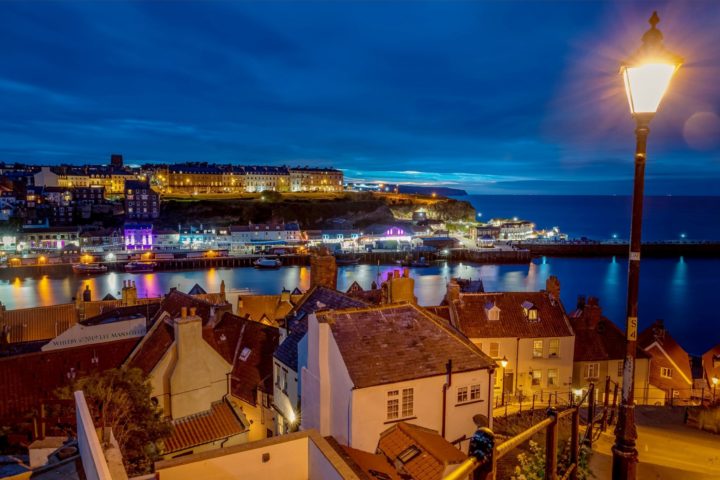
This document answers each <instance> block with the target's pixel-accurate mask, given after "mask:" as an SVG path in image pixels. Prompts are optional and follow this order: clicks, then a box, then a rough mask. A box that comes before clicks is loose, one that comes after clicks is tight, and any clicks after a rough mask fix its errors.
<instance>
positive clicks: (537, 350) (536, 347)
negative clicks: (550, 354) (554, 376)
mask: <svg viewBox="0 0 720 480" xmlns="http://www.w3.org/2000/svg"><path fill="white" fill-rule="evenodd" d="M542 356H543V341H542V340H533V358H542Z"/></svg>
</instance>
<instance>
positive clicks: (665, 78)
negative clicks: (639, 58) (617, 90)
mask: <svg viewBox="0 0 720 480" xmlns="http://www.w3.org/2000/svg"><path fill="white" fill-rule="evenodd" d="M675 68H676V67H675V65H671V64H667V63H646V64H644V65H639V66H637V67H625V69H624V77H625V91H626V93H627V96H628V101H629V102H630V111H631V112H632V113H633V114H635V113H655V112H656V111H657V109H658V107H659V106H660V101H661V100H662V98H663V96H664V95H665V92H666V91H667V89H668V86H670V79H671V78H672V76H673V74H674V73H675Z"/></svg>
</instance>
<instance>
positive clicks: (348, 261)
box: [335, 257, 360, 266]
mask: <svg viewBox="0 0 720 480" xmlns="http://www.w3.org/2000/svg"><path fill="white" fill-rule="evenodd" d="M358 263H360V259H359V258H347V257H345V258H337V257H335V264H336V265H339V266H344V265H357V264H358Z"/></svg>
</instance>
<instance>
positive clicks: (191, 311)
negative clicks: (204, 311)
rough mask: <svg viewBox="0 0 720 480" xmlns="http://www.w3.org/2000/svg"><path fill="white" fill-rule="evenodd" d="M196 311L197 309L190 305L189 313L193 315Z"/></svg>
mask: <svg viewBox="0 0 720 480" xmlns="http://www.w3.org/2000/svg"><path fill="white" fill-rule="evenodd" d="M196 311H197V309H196V308H195V307H190V315H192V316H193V317H194V316H195V312H196Z"/></svg>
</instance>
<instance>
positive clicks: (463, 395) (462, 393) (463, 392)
mask: <svg viewBox="0 0 720 480" xmlns="http://www.w3.org/2000/svg"><path fill="white" fill-rule="evenodd" d="M467 399H468V387H460V388H458V389H457V401H458V403H463V402H467Z"/></svg>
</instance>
